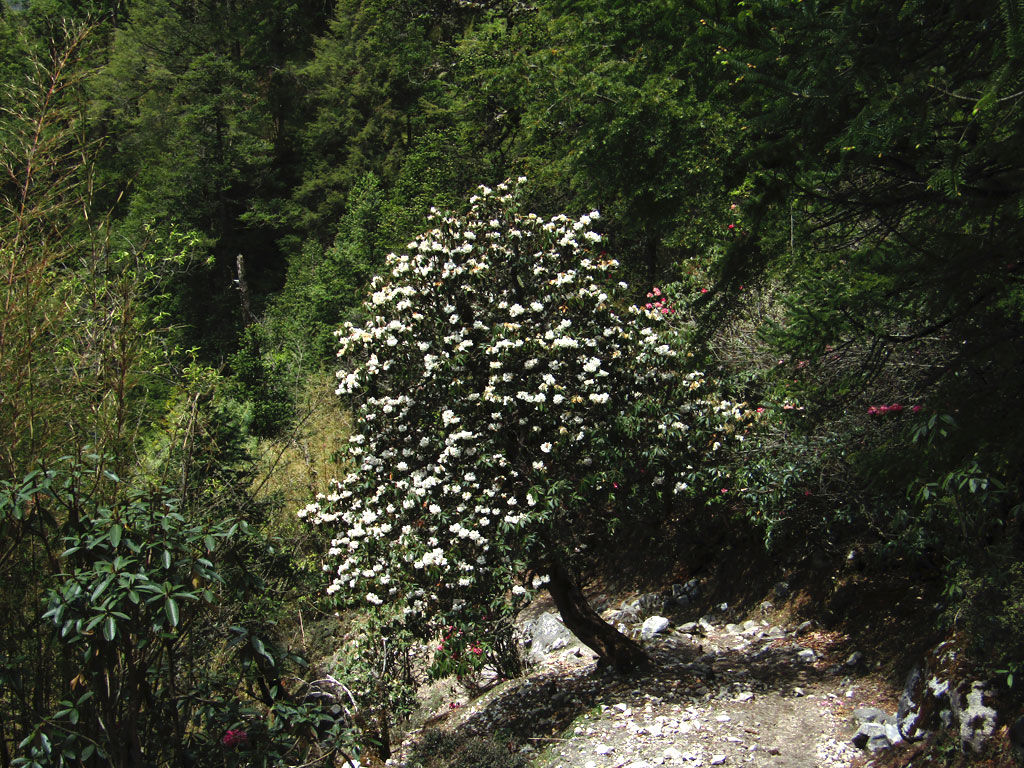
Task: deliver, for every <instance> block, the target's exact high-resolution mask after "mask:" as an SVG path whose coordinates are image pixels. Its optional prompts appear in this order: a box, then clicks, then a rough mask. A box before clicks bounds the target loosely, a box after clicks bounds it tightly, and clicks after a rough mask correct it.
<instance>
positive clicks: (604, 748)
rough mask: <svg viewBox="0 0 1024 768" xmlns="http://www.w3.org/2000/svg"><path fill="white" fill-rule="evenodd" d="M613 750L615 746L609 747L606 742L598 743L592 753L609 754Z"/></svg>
mask: <svg viewBox="0 0 1024 768" xmlns="http://www.w3.org/2000/svg"><path fill="white" fill-rule="evenodd" d="M614 751H615V747H610V746H608V745H607V744H598V745H597V746H596V747H594V753H595V754H598V755H610V754H611V753H612V752H614Z"/></svg>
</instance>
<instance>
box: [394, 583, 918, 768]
mask: <svg viewBox="0 0 1024 768" xmlns="http://www.w3.org/2000/svg"><path fill="white" fill-rule="evenodd" d="M648 607H649V608H650V606H648ZM654 607H655V608H657V607H658V606H654ZM546 608H547V606H545V605H543V604H541V605H539V606H537V608H536V610H535V612H534V617H535V618H533V619H532V620H531V621H530V622H529V623H528V624H526V625H525V626H524V631H525V632H526V633H527V635H528V636H529V635H531V634H532V635H533V638H532V645H531V646H530V651H529V655H530V657H531V659H532V660H533V662H534V666H533V667H532V668H531V670H530V673H529V674H528V675H527V676H525V677H523V678H521V679H518V680H512V681H506V682H503V683H500V684H497V685H494V686H493V687H492V688H491V689H490V690H488V691H487V692H486V693H484V694H483V695H481V696H479V697H477V698H475V699H473V700H472V701H469V700H467V698H466V697H465V695H464V694H462V693H460V692H459V690H458V689H457V688H454V687H451V686H449V688H448V690H447V693H448V696H447V698H446V699H445V700H441V701H438V702H437V705H438V706H437V708H436V710H435V713H434V715H433V716H432V717H431V718H430V720H429V727H441V728H443V729H445V730H447V731H450V732H454V733H459V734H465V735H485V736H488V737H492V738H494V737H498V738H500V739H502V740H503V742H504V743H506V744H507V745H508V747H509V748H510V749H513V750H516V751H518V752H520V753H521V755H522V756H523V757H524V758H526V760H527V762H528V764H529V765H530V766H533V767H535V768H558V767H559V766H561V767H562V768H621V767H626V768H644V767H645V766H662V765H664V766H686V767H687V768H700V767H701V766H710V765H726V766H728V765H750V766H773V767H777V768H813V767H816V766H823V767H828V768H839V767H840V766H854V765H861V764H864V763H865V762H867V761H869V760H870V759H871V757H872V754H871V753H869V752H867V751H863V750H861V749H858V748H857V747H855V746H854V745H853V743H852V742H851V739H852V738H853V736H854V734H855V732H856V730H857V728H858V723H859V722H862V721H863V720H864V719H865V718H866V717H869V716H870V715H869V714H865V713H866V712H867V713H870V712H872V711H874V712H877V714H879V715H881V714H882V713H891V712H894V711H895V708H896V700H897V698H898V696H899V691H898V690H894V689H893V688H892V686H891V685H889V684H888V683H887V681H886V680H884V679H882V677H881V675H880V674H879V673H878V672H877V670H876V669H875V667H874V666H873V665H872V660H871V659H869V658H866V657H865V655H864V654H862V653H860V652H856V651H855V652H853V653H851V652H850V650H849V644H848V642H847V641H846V640H847V639H846V638H843V637H841V636H838V635H836V634H835V633H829V632H826V631H824V630H821V629H819V628H817V627H816V626H815V625H814V624H812V623H811V622H806V621H805V622H801V623H799V624H796V625H795V626H791V625H789V624H787V623H786V622H785V620H784V618H782V620H780V617H777V616H774V615H773V612H772V610H771V606H770V605H769V604H765V606H763V609H762V611H760V612H759V614H758V615H756V616H750V615H748V616H734V615H732V614H730V612H729V608H728V606H726V605H722V606H718V610H716V611H713V612H712V613H710V614H707V615H705V616H703V617H701V618H700V620H699V621H696V622H693V621H690V622H684V623H678V624H674V625H673V624H671V623H670V624H669V626H667V627H664V628H661V629H660V631H657V633H651V630H652V629H654V628H655V625H656V624H659V623H662V624H663V623H664V622H653V623H652V621H651V619H650V617H647V618H648V623H647V625H646V626H647V628H648V629H647V632H646V634H648V635H649V636H648V637H645V638H644V639H643V643H644V645H645V646H646V647H647V649H648V651H649V653H650V655H651V658H652V661H653V665H652V670H651V671H650V672H649V673H647V674H644V675H642V676H634V677H623V676H617V675H615V674H613V673H611V672H610V671H604V670H598V669H597V667H596V663H595V659H594V656H593V654H592V653H591V652H590V651H589V650H588V649H586V648H581V647H580V646H579V645H578V644H577V643H576V642H575V640H574V639H573V638H572V636H571V635H569V634H568V633H565V632H564V631H563V632H561V633H560V632H559V631H558V630H559V627H558V626H557V620H556V619H555V617H554V614H552V613H547V612H546ZM643 613H652V611H650V610H648V611H642V609H641V608H640V605H639V604H638V603H637V602H633V603H631V604H624V605H622V606H621V607H620V609H619V610H611V609H609V610H606V611H605V616H606V618H608V619H609V620H611V621H613V622H615V623H619V624H621V626H622V628H624V629H626V630H627V631H629V632H631V633H633V634H637V635H640V634H641V633H642V632H643V630H642V629H641V628H642V627H643V626H644V625H643V624H642V623H641V622H642V621H643V619H644V616H643ZM734 622H735V623H734ZM878 710H881V711H878ZM855 713H856V714H855ZM417 737H418V732H414V733H412V734H410V735H409V738H408V739H407V741H406V743H405V744H404V745H403V750H401V751H399V752H398V753H397V754H396V755H395V756H394V757H393V758H392V760H391V761H389V762H390V763H391V764H393V765H401V764H402V761H403V755H406V754H408V750H409V748H410V746H411V745H412V744H413V743H414V741H415V739H416V738H417Z"/></svg>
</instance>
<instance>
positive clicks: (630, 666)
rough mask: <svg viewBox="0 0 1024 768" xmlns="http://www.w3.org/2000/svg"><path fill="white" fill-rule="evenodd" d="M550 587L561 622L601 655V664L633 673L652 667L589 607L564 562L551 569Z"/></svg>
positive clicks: (635, 646)
mask: <svg viewBox="0 0 1024 768" xmlns="http://www.w3.org/2000/svg"><path fill="white" fill-rule="evenodd" d="M549 576H550V581H548V584H547V588H548V592H549V593H550V594H551V599H552V600H554V601H555V606H556V607H557V608H558V612H559V613H560V614H561V615H562V622H563V623H564V624H565V626H566V627H567V628H568V629H569V631H571V632H572V633H573V634H574V635H576V637H578V638H579V639H580V641H581V642H582V643H583V644H584V645H586V646H587V647H588V648H590V649H592V650H593V651H594V653H596V654H597V656H598V664H607V665H611V666H612V667H614V668H615V669H616V670H617V671H618V672H634V671H639V670H644V669H647V668H649V667H650V660H649V659H648V658H647V654H646V653H645V652H644V649H643V648H641V647H640V645H639V644H638V643H636V642H635V641H633V640H631V639H629V638H628V637H626V636H625V635H624V634H622V633H621V632H619V631H618V630H617V629H615V627H613V626H612V625H611V624H609V623H608V622H606V621H605V620H604V619H602V618H601V617H600V615H598V613H597V611H595V610H594V609H593V608H591V607H590V603H588V602H587V598H586V597H584V596H583V590H581V589H580V588H579V585H577V584H576V581H575V579H573V577H572V574H570V573H569V571H568V570H567V569H566V568H565V566H564V565H563V564H562V563H559V562H556V563H554V564H552V565H551V566H550V568H549Z"/></svg>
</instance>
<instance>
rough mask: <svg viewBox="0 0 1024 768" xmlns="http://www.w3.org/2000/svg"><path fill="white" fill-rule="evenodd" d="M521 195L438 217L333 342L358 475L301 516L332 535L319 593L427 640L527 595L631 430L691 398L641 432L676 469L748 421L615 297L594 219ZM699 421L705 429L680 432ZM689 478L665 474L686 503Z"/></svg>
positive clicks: (647, 316)
mask: <svg viewBox="0 0 1024 768" xmlns="http://www.w3.org/2000/svg"><path fill="white" fill-rule="evenodd" d="M515 195H516V184H515V183H506V184H503V185H499V186H498V188H497V190H491V189H489V188H487V187H480V188H479V190H478V192H477V194H476V195H474V196H473V198H471V208H470V210H469V212H468V214H467V215H464V216H455V215H442V214H435V215H434V217H433V220H432V225H433V227H434V228H433V229H431V230H430V231H429V232H426V233H424V234H423V235H422V236H420V237H419V238H417V239H416V240H413V241H412V242H410V243H409V245H408V248H407V252H406V253H402V254H392V255H390V256H389V257H388V259H387V263H386V264H387V271H386V274H385V275H383V276H379V277H377V278H375V279H374V281H373V284H372V294H371V296H370V298H369V300H368V301H367V302H366V304H365V309H366V312H367V315H368V320H367V321H366V322H365V324H363V325H361V326H355V325H353V324H351V323H349V324H346V325H345V327H344V328H343V329H341V330H340V331H339V332H338V336H339V353H338V354H339V358H340V359H341V361H342V365H343V368H342V369H341V370H340V371H339V372H338V382H339V383H338V393H339V394H342V395H345V396H349V397H350V398H351V402H352V403H353V404H354V406H355V408H356V413H355V415H356V418H355V427H354V429H355V432H354V434H353V435H352V437H351V438H350V440H349V443H348V446H347V452H348V456H349V458H350V460H351V466H352V471H351V473H350V474H349V475H348V476H347V477H345V478H344V479H343V480H341V481H337V482H335V483H334V484H333V487H332V491H331V493H330V494H327V495H325V496H321V497H319V498H318V499H317V500H316V501H315V502H314V503H312V504H310V505H308V506H307V507H306V508H305V509H303V510H301V511H300V512H299V515H300V516H301V517H304V518H306V519H308V520H310V521H311V522H312V523H314V524H319V525H324V524H330V525H331V526H332V527H333V528H334V529H335V530H337V531H338V534H339V535H338V537H337V538H336V539H335V540H334V541H333V542H332V546H331V549H330V551H329V555H330V557H332V558H336V561H335V564H332V565H330V566H327V568H328V569H329V570H330V571H331V572H332V573H333V581H332V583H331V586H330V587H329V591H330V592H337V591H341V590H346V591H347V592H348V593H350V594H351V595H352V596H353V597H361V598H362V599H365V600H366V601H368V602H370V603H372V604H375V605H376V604H379V603H378V601H380V603H388V604H390V605H395V606H401V607H402V608H404V612H405V614H406V615H407V616H411V617H413V618H415V619H416V620H417V621H423V622H426V623H427V624H430V621H431V620H432V619H431V620H428V617H433V616H437V617H438V618H437V619H436V620H437V621H443V620H445V617H446V615H448V614H450V612H452V611H454V610H456V607H458V610H461V611H463V612H464V613H465V612H467V611H482V610H484V609H483V608H479V607H478V606H487V605H490V604H493V602H494V600H495V598H500V597H501V596H502V595H512V596H514V597H517V596H519V595H522V594H525V590H524V589H523V587H522V586H520V584H519V582H518V580H519V577H520V576H521V573H522V571H523V570H524V569H525V568H526V567H527V566H530V565H531V559H532V558H533V557H534V556H535V555H536V554H537V553H538V552H539V549H540V548H543V547H548V548H549V549H550V548H551V547H553V546H555V547H557V544H558V542H557V541H552V540H551V539H550V537H549V536H547V537H546V536H538V531H546V532H548V534H552V535H557V532H558V531H559V530H564V529H565V528H566V527H571V526H572V525H574V524H575V522H576V520H575V519H574V517H573V516H574V515H578V514H579V510H580V505H578V504H571V503H567V500H566V498H563V496H561V495H560V494H565V493H569V492H572V493H575V492H576V490H575V489H578V488H580V487H583V485H584V484H583V483H582V479H583V478H584V477H589V476H593V477H597V476H598V475H599V474H600V473H601V472H602V471H603V470H605V469H606V468H607V467H606V466H605V462H606V461H607V460H608V459H607V457H606V456H605V455H604V453H603V452H604V451H606V450H608V445H609V435H610V434H612V431H613V430H614V429H616V428H617V427H616V426H615V425H616V424H617V423H618V422H617V420H618V419H619V417H620V416H621V415H622V414H624V413H628V412H631V411H634V410H637V408H638V407H639V406H638V404H639V403H641V401H645V399H646V400H649V399H651V398H652V397H659V396H666V397H667V396H668V395H669V394H671V393H679V392H682V393H684V394H685V395H686V397H689V398H690V399H689V400H687V401H686V403H685V404H684V406H683V407H682V408H677V409H676V411H675V413H674V415H672V414H670V415H669V416H668V417H666V418H661V417H659V420H658V421H655V422H652V423H651V424H650V428H649V430H648V431H649V433H650V435H651V436H652V438H656V439H660V440H664V439H667V438H671V440H673V441H675V446H676V450H678V451H680V452H681V453H686V452H687V451H689V452H691V453H692V452H706V451H707V450H708V446H706V445H705V444H704V442H706V440H707V434H708V433H709V430H710V431H711V432H713V433H714V434H715V435H716V438H715V439H716V440H718V441H719V442H721V441H724V440H726V439H728V436H727V433H726V430H725V427H724V426H723V425H724V422H726V421H728V420H729V419H732V420H733V421H734V422H735V421H736V419H737V418H740V419H741V415H742V407H741V406H738V405H734V404H731V403H728V404H727V403H726V402H725V401H721V402H713V401H710V400H709V399H707V396H705V394H704V389H707V387H706V385H705V378H704V376H703V375H702V374H700V373H695V372H690V373H688V374H685V375H684V372H682V371H680V370H679V367H678V365H679V360H680V359H682V358H681V357H680V355H679V351H680V350H679V349H678V345H679V343H680V342H679V340H678V338H677V337H674V336H673V335H672V334H671V333H670V332H668V329H667V328H666V325H665V322H664V321H663V320H662V319H661V317H660V315H659V316H657V317H655V316H654V315H652V314H651V313H648V312H645V311H643V310H641V309H638V308H637V307H635V306H634V305H632V304H631V303H630V302H629V301H628V300H626V299H625V293H626V291H627V290H628V288H627V286H626V284H625V283H622V282H615V272H616V270H617V267H618V263H617V262H616V261H615V260H614V259H611V258H608V257H607V256H606V255H605V254H604V253H600V252H595V251H594V250H592V249H593V248H595V247H596V244H597V243H599V242H600V240H601V238H600V236H599V235H597V234H596V233H594V232H592V231H591V229H590V228H591V225H592V224H593V222H594V221H595V220H597V219H598V218H599V214H598V212H597V211H592V212H591V213H589V214H587V215H585V216H581V217H580V218H578V219H575V220H573V219H570V218H568V217H566V216H556V217H554V218H552V219H549V220H545V219H542V218H541V217H539V216H537V215H535V214H532V213H530V214H522V213H519V212H518V211H517V210H516V204H515V200H514V198H515ZM737 409H738V410H737ZM737 414H740V415H739V416H738V415H737ZM698 415H699V417H700V420H703V421H702V422H701V423H702V424H704V425H705V427H706V428H704V429H701V430H691V424H692V423H695V419H697V416H698ZM719 422H721V424H720V423H719ZM659 425H660V429H659ZM708 425H711V426H710V427H708ZM698 431H699V432H700V434H701V437H700V440H701V441H704V442H701V443H700V444H697V442H696V441H697V438H696V437H693V434H694V433H695V432H698ZM719 433H720V436H719ZM691 440H692V441H695V442H694V443H693V445H691V444H690V443H689V442H687V441H691ZM662 453H664V452H662ZM683 477H684V471H681V472H679V473H675V474H674V475H673V476H671V478H670V479H671V481H672V482H673V483H674V484H675V485H674V487H675V489H676V490H677V491H678V490H680V487H682V488H684V489H685V488H686V487H687V486H686V484H685V482H683ZM566 481H568V482H566ZM665 482H667V478H666V475H665V473H664V472H659V474H658V475H657V477H654V476H653V475H652V483H655V484H662V483H665ZM607 486H608V484H607V483H606V484H604V485H602V484H601V483H600V482H594V483H590V484H589V485H588V486H587V487H593V488H597V489H598V491H595V492H600V490H601V489H602V488H605V489H606V490H607ZM520 499H525V502H524V503H523V504H521V503H520V501H519V500H520ZM467 590H478V591H479V594H477V595H476V598H477V599H473V600H470V599H466V592H467Z"/></svg>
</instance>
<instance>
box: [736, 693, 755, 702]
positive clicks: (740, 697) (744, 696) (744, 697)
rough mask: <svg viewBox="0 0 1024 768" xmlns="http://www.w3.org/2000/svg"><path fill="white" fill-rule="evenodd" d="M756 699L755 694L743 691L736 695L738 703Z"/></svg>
mask: <svg viewBox="0 0 1024 768" xmlns="http://www.w3.org/2000/svg"><path fill="white" fill-rule="evenodd" d="M752 698H754V694H753V693H752V692H751V691H743V692H741V693H737V694H736V701H750V700H751V699H752Z"/></svg>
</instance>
